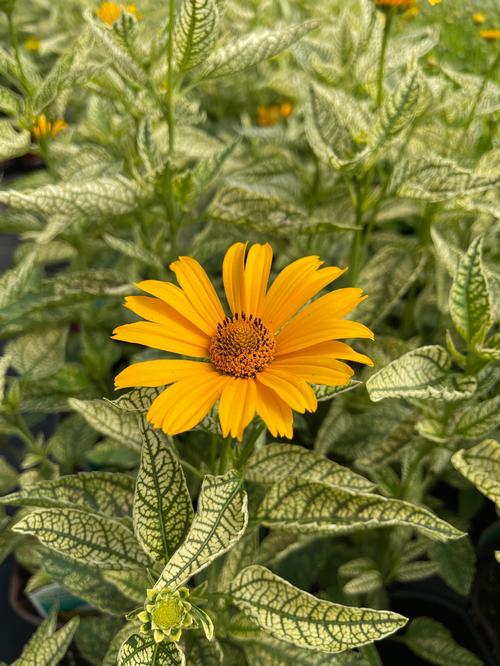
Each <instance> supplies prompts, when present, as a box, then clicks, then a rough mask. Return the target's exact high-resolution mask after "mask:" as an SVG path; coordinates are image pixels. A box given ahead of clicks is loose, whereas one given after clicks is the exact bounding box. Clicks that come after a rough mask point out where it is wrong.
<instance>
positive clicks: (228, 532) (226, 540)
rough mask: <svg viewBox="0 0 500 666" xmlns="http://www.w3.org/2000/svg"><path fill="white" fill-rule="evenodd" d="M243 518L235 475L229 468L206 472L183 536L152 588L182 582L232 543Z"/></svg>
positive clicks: (243, 506)
mask: <svg viewBox="0 0 500 666" xmlns="http://www.w3.org/2000/svg"><path fill="white" fill-rule="evenodd" d="M247 520H248V513H247V496H246V493H245V491H244V490H243V489H242V487H241V479H240V478H239V477H238V475H237V474H236V473H235V472H233V471H230V472H228V473H227V474H225V475H224V476H206V477H205V480H204V481H203V484H202V487H201V491H200V496H199V499H198V509H197V511H196V515H195V517H194V520H193V522H192V524H191V528H190V530H189V532H188V535H187V537H186V540H185V541H184V543H183V544H182V546H180V548H179V549H178V550H177V551H176V552H175V554H174V555H173V557H172V558H171V560H170V561H169V563H168V564H167V566H166V567H165V568H164V570H163V571H162V574H161V576H160V578H159V579H158V581H157V582H156V585H155V588H156V589H160V590H161V589H162V588H164V587H173V588H178V587H181V586H182V585H185V583H186V582H187V581H188V580H189V579H190V578H191V576H194V574H196V573H198V572H199V571H201V570H202V569H204V568H205V567H207V566H208V565H209V564H210V563H211V562H213V560H215V559H216V558H217V557H219V556H220V555H222V554H223V553H225V552H226V551H228V550H229V549H230V548H232V546H234V544H235V543H236V542H237V541H238V540H239V539H240V537H241V536H242V534H243V532H244V531H245V528H246V526H247Z"/></svg>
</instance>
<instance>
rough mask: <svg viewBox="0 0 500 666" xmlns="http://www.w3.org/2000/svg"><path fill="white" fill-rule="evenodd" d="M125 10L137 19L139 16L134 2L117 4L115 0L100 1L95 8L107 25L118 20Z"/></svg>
mask: <svg viewBox="0 0 500 666" xmlns="http://www.w3.org/2000/svg"><path fill="white" fill-rule="evenodd" d="M124 11H126V12H128V13H129V14H132V15H133V16H135V17H136V19H138V20H139V18H140V16H139V13H138V11H137V7H136V5H134V4H130V5H119V4H118V3H117V2H101V4H100V5H99V7H98V9H97V10H96V14H97V16H98V17H99V18H100V19H101V21H103V23H107V24H108V25H113V23H115V21H118V19H119V18H120V16H121V15H122V13H123V12H124Z"/></svg>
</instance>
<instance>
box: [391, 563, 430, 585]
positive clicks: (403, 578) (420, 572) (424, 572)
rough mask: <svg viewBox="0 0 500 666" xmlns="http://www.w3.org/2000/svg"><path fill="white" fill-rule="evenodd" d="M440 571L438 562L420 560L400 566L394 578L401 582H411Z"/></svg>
mask: <svg viewBox="0 0 500 666" xmlns="http://www.w3.org/2000/svg"><path fill="white" fill-rule="evenodd" d="M438 572H439V564H438V562H429V561H427V560H423V561H420V562H406V563H403V564H400V565H399V566H398V568H397V569H396V571H395V574H394V578H395V579H396V580H397V581H399V582H400V583H410V582H412V581H415V580H422V579H423V578H429V576H434V575H435V574H437V573H438Z"/></svg>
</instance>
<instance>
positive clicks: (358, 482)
mask: <svg viewBox="0 0 500 666" xmlns="http://www.w3.org/2000/svg"><path fill="white" fill-rule="evenodd" d="M245 478H246V479H247V480H248V481H256V482H257V483H266V484H267V483H276V482H278V481H284V480H285V479H287V478H300V479H304V480H307V481H319V482H321V483H324V484H327V485H331V486H338V487H340V488H346V489H347V490H358V491H360V492H369V491H370V490H372V489H373V483H372V482H371V481H368V479H365V478H363V477H362V476H360V475H358V474H355V473H354V472H352V471H351V470H350V469H349V468H348V467H343V466H342V465H339V464H338V463H336V462H333V461H332V460H329V459H328V458H325V456H322V455H321V454H319V453H316V452H315V451H310V450H308V449H304V448H302V447H301V446H294V445H292V444H278V443H273V444H266V445H265V446H264V447H262V448H261V449H259V450H258V451H256V452H255V453H254V454H253V455H252V456H251V458H250V459H249V461H248V463H247V466H246V467H245Z"/></svg>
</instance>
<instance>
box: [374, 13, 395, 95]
mask: <svg viewBox="0 0 500 666" xmlns="http://www.w3.org/2000/svg"><path fill="white" fill-rule="evenodd" d="M391 25H392V9H389V11H388V12H387V14H386V15H385V23H384V32H383V34H382V46H381V48H380V58H379V61H378V73H377V106H380V105H381V104H382V101H383V99H384V73H385V55H386V52H387V44H388V42H389V34H390V32H391Z"/></svg>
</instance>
